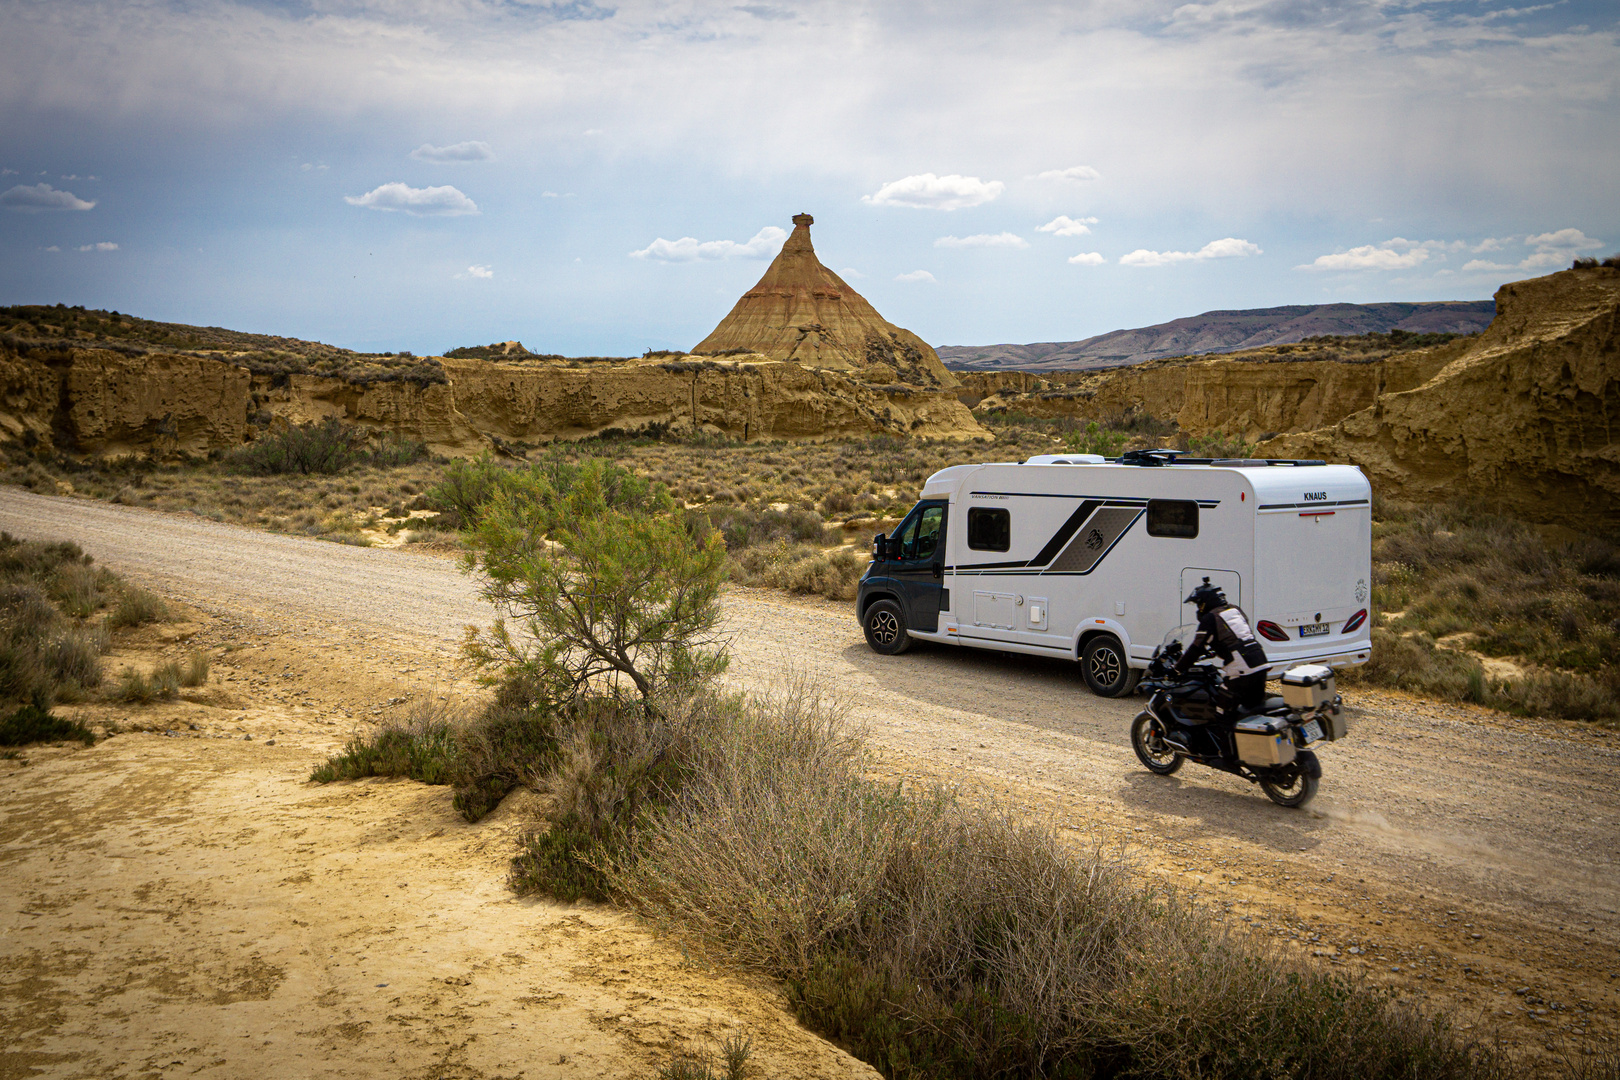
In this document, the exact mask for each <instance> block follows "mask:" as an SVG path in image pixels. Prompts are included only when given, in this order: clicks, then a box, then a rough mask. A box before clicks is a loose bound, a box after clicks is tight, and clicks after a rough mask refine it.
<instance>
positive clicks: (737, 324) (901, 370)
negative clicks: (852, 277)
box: [692, 214, 956, 386]
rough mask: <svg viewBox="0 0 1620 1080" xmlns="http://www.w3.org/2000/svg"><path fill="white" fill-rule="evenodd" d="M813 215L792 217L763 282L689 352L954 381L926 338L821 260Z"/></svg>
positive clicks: (882, 378) (878, 377) (878, 378)
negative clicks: (790, 228)
mask: <svg viewBox="0 0 1620 1080" xmlns="http://www.w3.org/2000/svg"><path fill="white" fill-rule="evenodd" d="M814 221H815V219H814V218H812V217H811V216H810V215H809V214H796V215H794V217H793V232H792V234H791V235H790V236H789V237H788V238H787V242H786V243H785V244H783V245H782V250H781V251H780V252H778V253H777V256H776V258H775V259H773V260H772V261H771V265H770V267H769V268H768V269H767V270H766V271H765V276H764V277H762V278H760V279H759V284H757V285H755V286H754V287H753V288H752V289H749V290H748V291H747V292H745V293H743V295H742V298H741V299H740V300H738V301H737V304H736V306H735V307H733V308H732V309H731V313H730V314H729V315H727V316H726V317H725V318H724V319H722V320H720V325H719V326H717V327H715V328H714V330H713V332H711V333H710V334H709V336H708V337H706V338H704V339H703V340H702V341H700V342H698V344H697V345H696V347H694V348H693V349H692V352H693V354H694V355H711V356H712V355H716V354H721V353H730V352H735V351H742V352H749V353H758V354H759V355H761V356H764V357H767V358H769V359H771V360H791V361H794V362H795V363H799V364H803V365H804V366H806V367H812V368H830V369H832V370H834V371H850V372H861V373H863V374H864V375H865V376H866V378H867V379H868V381H873V382H879V383H883V382H890V381H895V380H898V381H900V382H905V383H914V384H919V385H926V386H955V385H956V379H955V377H954V376H952V375H951V373H950V372H949V371H947V370H945V365H944V364H942V363H940V360H939V356H938V355H937V354H936V353H935V352H934V350H933V348H932V347H931V346H930V345H929V344H928V343H927V342H926V341H924V340H923V339H922V338H920V337H918V336H917V335H916V334H913V333H912V332H911V331H910V330H903V329H901V328H900V327H898V326H895V325H894V324H893V323H891V322H889V321H888V320H887V319H885V318H884V317H883V316H882V315H879V314H878V312H877V309H876V308H874V307H873V306H872V305H871V304H869V303H867V301H866V298H865V297H864V296H862V295H861V294H860V293H858V292H856V291H855V290H854V289H852V288H850V287H849V285H848V284H847V283H845V281H844V280H843V279H842V278H840V277H839V276H838V275H837V274H835V273H833V272H832V271H831V270H829V269H827V268H826V267H825V266H823V265H821V260H820V259H818V258H816V251H815V248H814V247H813V246H812V245H811V243H810V226H811V225H812V224H813V223H814Z"/></svg>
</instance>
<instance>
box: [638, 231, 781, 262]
mask: <svg viewBox="0 0 1620 1080" xmlns="http://www.w3.org/2000/svg"><path fill="white" fill-rule="evenodd" d="M786 239H787V230H786V229H780V228H777V227H776V226H775V225H767V226H765V227H764V228H763V229H761V230H759V232H757V233H755V234H754V236H753V239H751V240H749V241H748V242H747V243H746V244H739V243H737V241H735V240H699V239H697V237H695V236H683V237H681V238H680V239H679V240H665V239H664V238H663V237H662V236H660V237H659V238H658V239H656V240H654V241H653V242H652V243H650V244H648V245H647V246H646V247H644V248H642V249H641V250H640V251H632V252H631V253H630V257H631V258H632V259H655V260H657V261H658V262H693V261H695V260H697V259H763V258H766V257H767V256H770V255H773V254H775V252H776V249H777V248H779V247H781V246H782V241H784V240H786Z"/></svg>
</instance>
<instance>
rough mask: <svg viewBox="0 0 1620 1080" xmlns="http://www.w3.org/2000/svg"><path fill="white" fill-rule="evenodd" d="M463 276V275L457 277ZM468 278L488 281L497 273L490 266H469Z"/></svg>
mask: <svg viewBox="0 0 1620 1080" xmlns="http://www.w3.org/2000/svg"><path fill="white" fill-rule="evenodd" d="M461 276H462V275H461V274H457V275H456V277H461ZM466 276H467V277H470V278H478V279H479V280H481V281H488V280H489V279H490V278H492V277H494V276H495V271H494V270H493V269H492V268H490V267H488V266H469V267H467V273H466Z"/></svg>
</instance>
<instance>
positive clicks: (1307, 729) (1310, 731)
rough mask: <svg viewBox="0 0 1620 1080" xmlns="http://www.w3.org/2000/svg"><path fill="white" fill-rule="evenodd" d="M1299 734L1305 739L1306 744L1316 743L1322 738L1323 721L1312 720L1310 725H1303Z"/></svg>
mask: <svg viewBox="0 0 1620 1080" xmlns="http://www.w3.org/2000/svg"><path fill="white" fill-rule="evenodd" d="M1299 733H1300V734H1301V735H1303V736H1304V737H1305V741H1306V742H1308V743H1313V742H1316V741H1317V740H1318V739H1320V738H1321V737H1322V721H1320V720H1312V721H1310V722H1309V723H1304V724H1301V725H1300V726H1299Z"/></svg>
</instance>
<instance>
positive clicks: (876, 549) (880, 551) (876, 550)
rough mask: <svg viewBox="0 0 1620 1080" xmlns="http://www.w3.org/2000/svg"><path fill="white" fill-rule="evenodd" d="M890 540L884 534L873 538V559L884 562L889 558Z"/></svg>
mask: <svg viewBox="0 0 1620 1080" xmlns="http://www.w3.org/2000/svg"><path fill="white" fill-rule="evenodd" d="M888 542H889V538H888V536H886V535H885V534H883V533H878V534H877V535H876V536H874V537H872V558H874V559H878V560H880V561H881V560H883V559H886V558H888V546H889V544H888Z"/></svg>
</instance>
